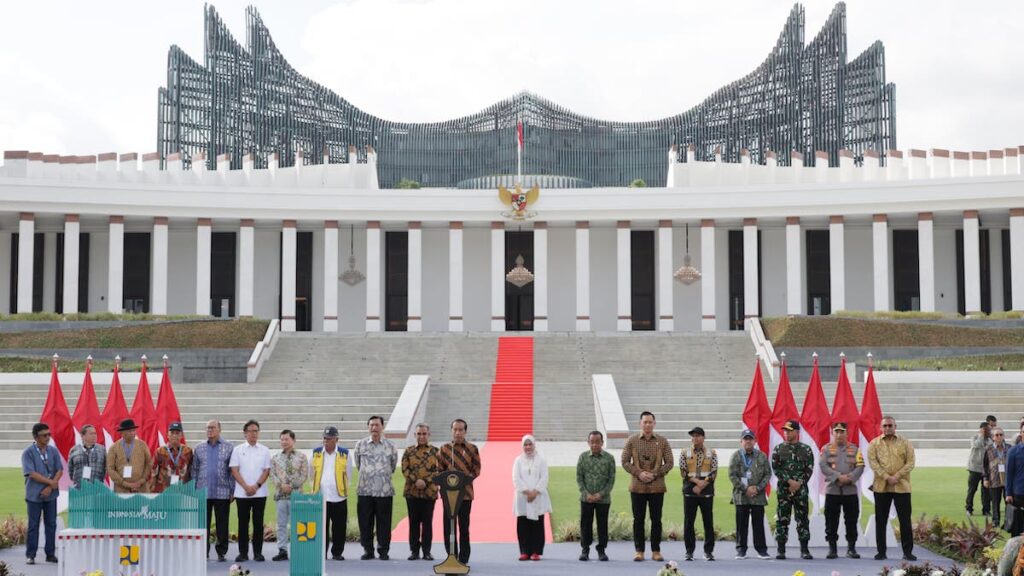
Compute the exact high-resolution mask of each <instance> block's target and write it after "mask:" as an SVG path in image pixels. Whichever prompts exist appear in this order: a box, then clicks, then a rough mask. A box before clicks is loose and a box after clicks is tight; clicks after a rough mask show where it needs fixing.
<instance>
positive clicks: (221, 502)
mask: <svg viewBox="0 0 1024 576" xmlns="http://www.w3.org/2000/svg"><path fill="white" fill-rule="evenodd" d="M233 448H234V447H233V446H232V445H231V443H230V442H225V441H224V439H222V438H221V437H220V421H219V420H210V421H209V422H207V423H206V442H203V443H202V444H199V445H198V446H196V447H195V448H193V449H192V478H193V479H195V481H196V489H197V490H198V489H203V488H205V489H206V556H207V558H209V556H210V520H214V517H216V523H217V561H218V562H224V561H225V560H226V559H227V558H226V557H225V555H226V554H227V553H228V515H229V514H230V512H231V494H232V492H234V490H235V481H234V479H232V478H231V471H230V469H229V468H228V464H229V463H230V461H231V451H232V450H233Z"/></svg>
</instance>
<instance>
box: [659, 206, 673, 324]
mask: <svg viewBox="0 0 1024 576" xmlns="http://www.w3.org/2000/svg"><path fill="white" fill-rule="evenodd" d="M674 272H675V270H673V269H672V221H671V220H662V221H660V222H658V292H657V295H658V331H659V332H671V331H673V330H675V328H676V326H675V316H674V315H673V303H672V274H673V273H674Z"/></svg>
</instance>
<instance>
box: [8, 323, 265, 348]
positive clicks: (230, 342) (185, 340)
mask: <svg viewBox="0 0 1024 576" xmlns="http://www.w3.org/2000/svg"><path fill="white" fill-rule="evenodd" d="M267 324H268V322H267V321H266V320H256V319H242V320H226V321H219V320H218V321H213V320H204V321H195V322H189V321H182V322H171V323H159V324H142V325H135V326H122V327H119V328H87V329H74V330H52V331H42V332H38V331H37V332H10V333H5V334H0V348H41V349H44V350H53V349H55V348H88V349H92V350H95V349H97V348H252V347H253V346H255V345H256V342H259V341H260V340H262V339H263V335H264V333H265V332H266V331H267Z"/></svg>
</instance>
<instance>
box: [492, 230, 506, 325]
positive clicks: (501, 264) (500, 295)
mask: <svg viewBox="0 0 1024 576" xmlns="http://www.w3.org/2000/svg"><path fill="white" fill-rule="evenodd" d="M504 331H505V223H504V222H491V332H504Z"/></svg>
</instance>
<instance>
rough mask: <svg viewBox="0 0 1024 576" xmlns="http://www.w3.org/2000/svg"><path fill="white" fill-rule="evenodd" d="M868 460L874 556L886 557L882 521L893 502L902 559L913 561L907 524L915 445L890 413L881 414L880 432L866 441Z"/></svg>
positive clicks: (883, 523) (910, 511)
mask: <svg viewBox="0 0 1024 576" xmlns="http://www.w3.org/2000/svg"><path fill="white" fill-rule="evenodd" d="M868 464H869V465H870V466H871V471H872V472H874V473H875V483H874V484H872V485H871V490H872V491H873V492H874V493H875V542H876V544H877V546H878V553H877V554H875V560H885V559H886V542H885V525H886V524H888V523H889V509H890V508H891V507H892V505H893V504H895V505H896V517H897V518H898V519H899V523H900V544H902V546H903V559H904V560H906V561H908V562H913V561H915V560H917V556H914V532H913V528H912V526H911V524H910V515H911V513H912V509H911V505H910V471H911V470H913V469H914V447H913V446H912V445H911V444H910V441H909V440H907V439H906V438H904V437H902V436H898V435H897V434H896V419H895V418H893V417H892V416H884V417H883V418H882V435H881V436H879V437H877V438H875V439H874V440H872V441H871V444H869V445H868Z"/></svg>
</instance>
